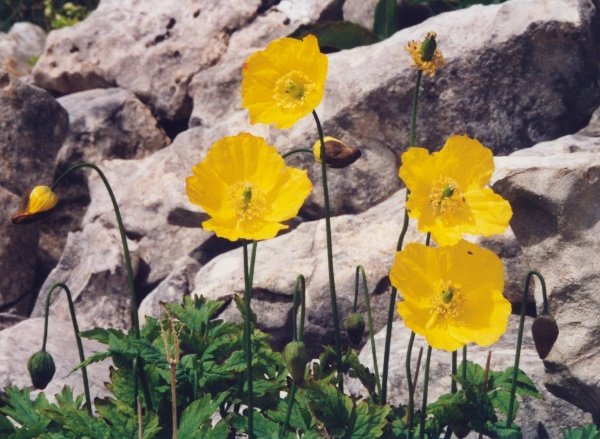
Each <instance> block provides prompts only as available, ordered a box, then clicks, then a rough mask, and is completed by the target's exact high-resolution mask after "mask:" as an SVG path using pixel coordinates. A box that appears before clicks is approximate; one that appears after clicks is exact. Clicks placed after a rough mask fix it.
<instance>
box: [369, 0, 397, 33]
mask: <svg viewBox="0 0 600 439" xmlns="http://www.w3.org/2000/svg"><path fill="white" fill-rule="evenodd" d="M396 1H397V0H379V1H378V2H377V5H376V6H375V23H374V24H373V31H374V32H375V35H377V37H378V38H379V39H380V40H385V39H386V38H389V37H391V36H392V35H394V33H395V32H396V31H397V30H398V25H397V23H398V4H397V3H396Z"/></svg>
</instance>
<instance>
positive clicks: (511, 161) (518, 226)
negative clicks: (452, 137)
mask: <svg viewBox="0 0 600 439" xmlns="http://www.w3.org/2000/svg"><path fill="white" fill-rule="evenodd" d="M557 142H558V143H559V144H560V143H561V142H562V140H561V139H559V140H558V141H557ZM548 148H549V149H553V147H552V145H548ZM530 153H531V154H530V155H520V156H516V155H515V156H511V157H506V158H502V160H501V162H502V163H503V164H502V165H501V169H500V171H499V172H498V174H499V180H498V181H497V182H496V185H495V188H496V190H497V191H498V192H499V193H501V194H502V195H503V196H504V197H505V198H506V199H508V200H509V201H510V203H511V205H512V207H513V211H514V217H513V220H512V221H511V225H512V229H513V231H514V233H515V236H516V238H517V240H518V241H519V243H520V244H521V247H522V251H523V254H524V255H525V256H526V258H527V259H528V260H529V261H530V264H531V266H532V267H533V268H537V269H538V270H539V271H540V272H541V273H542V274H543V275H544V276H545V279H546V285H547V287H548V297H549V300H550V306H549V309H550V313H551V314H552V315H553V316H554V317H555V319H556V321H557V323H558V327H559V329H560V334H559V337H558V340H557V341H556V344H555V345H554V349H553V350H552V351H551V352H550V355H549V356H548V357H547V358H546V361H545V365H546V369H547V371H548V373H547V374H546V377H545V382H546V386H547V387H548V389H549V390H550V391H552V392H553V393H554V394H556V395H558V396H560V397H562V398H565V399H567V400H568V401H570V402H572V403H573V404H575V405H576V406H578V407H580V408H581V409H583V410H586V411H589V412H591V413H592V414H593V415H594V416H595V417H597V416H598V415H599V414H600V386H599V385H598V380H597V374H596V371H597V370H598V367H600V366H599V365H598V356H597V355H595V353H596V352H597V343H596V339H597V337H596V334H597V332H598V319H597V315H598V313H599V312H600V306H599V304H598V301H597V291H598V285H600V265H599V264H598V260H597V257H596V255H597V253H598V248H599V247H600V242H599V239H598V236H599V232H600V222H599V219H600V210H599V209H598V202H597V200H598V199H599V197H600V158H599V157H598V154H596V153H593V152H592V153H590V152H577V153H572V154H568V153H566V154H555V155H549V156H544V155H542V154H534V152H533V151H530ZM538 294H539V293H538ZM538 303H539V296H538Z"/></svg>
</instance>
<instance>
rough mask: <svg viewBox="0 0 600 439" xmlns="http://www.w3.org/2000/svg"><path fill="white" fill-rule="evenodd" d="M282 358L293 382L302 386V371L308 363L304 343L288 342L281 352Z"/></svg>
mask: <svg viewBox="0 0 600 439" xmlns="http://www.w3.org/2000/svg"><path fill="white" fill-rule="evenodd" d="M283 358H284V360H285V364H286V366H287V368H288V370H289V371H290V375H292V378H293V379H294V382H295V383H296V384H302V382H303V381H304V370H305V369H306V363H308V355H307V353H306V346H305V345H304V342H303V341H291V342H289V343H288V344H287V345H286V346H285V349H284V351H283Z"/></svg>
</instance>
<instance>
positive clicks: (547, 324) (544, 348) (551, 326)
mask: <svg viewBox="0 0 600 439" xmlns="http://www.w3.org/2000/svg"><path fill="white" fill-rule="evenodd" d="M531 333H532V335H533V341H534V342H535V350H536V351H537V353H538V355H539V357H540V358H541V359H542V360H543V359H544V358H546V357H547V356H548V354H549V353H550V351H551V350H552V346H554V343H555V342H556V339H557V338H558V325H557V324H556V320H554V317H552V316H551V315H549V314H542V315H541V316H539V317H538V318H536V319H535V320H534V321H533V325H531Z"/></svg>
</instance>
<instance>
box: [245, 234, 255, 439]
mask: <svg viewBox="0 0 600 439" xmlns="http://www.w3.org/2000/svg"><path fill="white" fill-rule="evenodd" d="M243 250H244V284H245V288H244V308H245V309H244V351H245V354H246V371H247V373H246V381H247V383H248V399H247V405H248V437H249V438H250V439H254V395H253V389H252V309H251V307H250V296H251V295H252V284H251V279H252V275H251V273H250V270H249V264H248V245H247V244H246V242H244V244H243Z"/></svg>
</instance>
